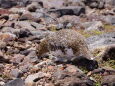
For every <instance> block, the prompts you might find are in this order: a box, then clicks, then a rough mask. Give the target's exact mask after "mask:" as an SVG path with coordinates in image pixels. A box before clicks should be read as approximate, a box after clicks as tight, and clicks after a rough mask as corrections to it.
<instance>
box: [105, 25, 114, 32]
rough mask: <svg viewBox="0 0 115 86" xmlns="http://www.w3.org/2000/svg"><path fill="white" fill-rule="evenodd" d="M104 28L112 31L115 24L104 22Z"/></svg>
mask: <svg viewBox="0 0 115 86" xmlns="http://www.w3.org/2000/svg"><path fill="white" fill-rule="evenodd" d="M104 29H105V30H109V31H111V30H113V29H115V26H113V25H109V24H104Z"/></svg>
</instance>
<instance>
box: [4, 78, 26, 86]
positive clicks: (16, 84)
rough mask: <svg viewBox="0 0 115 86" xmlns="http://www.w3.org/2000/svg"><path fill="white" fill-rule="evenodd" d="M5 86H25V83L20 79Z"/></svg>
mask: <svg viewBox="0 0 115 86" xmlns="http://www.w3.org/2000/svg"><path fill="white" fill-rule="evenodd" d="M4 86H24V81H23V80H22V79H20V78H18V79H15V80H11V81H9V82H7V83H6V84H5V85H4Z"/></svg>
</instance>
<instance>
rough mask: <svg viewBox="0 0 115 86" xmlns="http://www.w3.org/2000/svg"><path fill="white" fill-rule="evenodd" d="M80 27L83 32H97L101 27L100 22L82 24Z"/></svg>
mask: <svg viewBox="0 0 115 86" xmlns="http://www.w3.org/2000/svg"><path fill="white" fill-rule="evenodd" d="M82 26H83V27H84V28H85V31H91V30H99V28H100V27H103V24H102V22H101V21H92V22H85V23H82Z"/></svg>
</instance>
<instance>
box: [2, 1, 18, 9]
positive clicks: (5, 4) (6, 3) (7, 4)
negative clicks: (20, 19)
mask: <svg viewBox="0 0 115 86" xmlns="http://www.w3.org/2000/svg"><path fill="white" fill-rule="evenodd" d="M16 5H17V3H16V2H14V1H12V0H0V7H2V8H11V7H13V6H16Z"/></svg>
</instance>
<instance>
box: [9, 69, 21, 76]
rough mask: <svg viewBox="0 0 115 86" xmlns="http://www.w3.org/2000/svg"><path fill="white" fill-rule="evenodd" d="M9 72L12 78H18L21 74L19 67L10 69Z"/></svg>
mask: <svg viewBox="0 0 115 86" xmlns="http://www.w3.org/2000/svg"><path fill="white" fill-rule="evenodd" d="M10 73H11V75H12V77H14V78H19V77H20V76H21V71H20V70H19V69H12V70H11V72H10Z"/></svg>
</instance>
